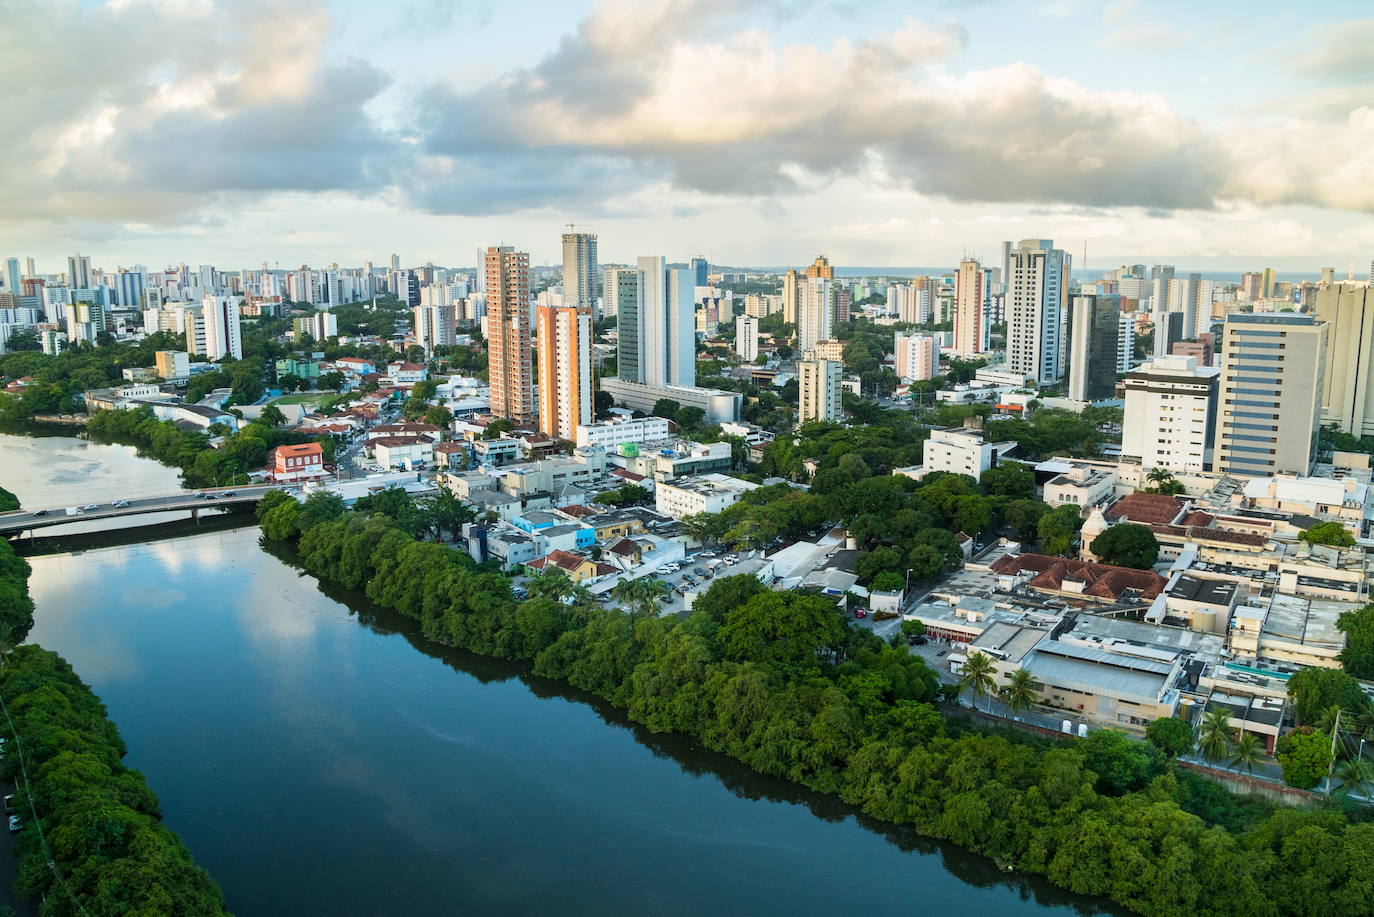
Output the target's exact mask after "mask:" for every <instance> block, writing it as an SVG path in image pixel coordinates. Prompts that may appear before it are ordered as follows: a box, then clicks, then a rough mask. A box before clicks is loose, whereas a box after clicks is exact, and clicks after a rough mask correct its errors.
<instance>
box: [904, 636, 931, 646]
mask: <svg viewBox="0 0 1374 917" xmlns="http://www.w3.org/2000/svg"><path fill="white" fill-rule="evenodd" d="M906 642H907V643H909V644H911V645H912V646H925V645H926V644H927V643H929V642H930V641H929V640H928V639H926V638H925V637H922V636H921V635H920V634H914V635H912V636H911V637H908V638H907V641H906Z"/></svg>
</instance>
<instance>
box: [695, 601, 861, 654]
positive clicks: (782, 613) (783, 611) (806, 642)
mask: <svg viewBox="0 0 1374 917" xmlns="http://www.w3.org/2000/svg"><path fill="white" fill-rule="evenodd" d="M843 633H844V624H843V620H842V619H841V617H840V612H839V609H838V608H836V606H835V603H834V602H833V601H831V600H830V599H828V598H825V597H824V596H818V595H804V594H801V593H795V592H774V591H773V590H771V589H769V590H767V591H766V592H762V593H759V594H758V595H755V596H754V597H753V598H751V599H749V601H747V602H745V603H744V604H743V605H740V606H738V607H737V608H733V609H731V610H730V611H728V612H726V615H725V623H724V624H722V625H721V628H720V630H719V632H718V633H717V642H718V643H719V645H720V647H721V650H722V651H723V652H724V654H725V656H726V657H727V658H729V659H734V660H737V661H740V662H745V661H752V662H761V663H769V664H773V665H778V666H782V667H784V668H786V669H803V670H809V669H812V668H814V667H815V666H816V664H817V663H818V661H819V659H818V657H819V654H820V653H821V652H822V651H823V650H825V649H827V648H830V647H835V646H838V645H839V643H840V641H841V639H842V636H843Z"/></svg>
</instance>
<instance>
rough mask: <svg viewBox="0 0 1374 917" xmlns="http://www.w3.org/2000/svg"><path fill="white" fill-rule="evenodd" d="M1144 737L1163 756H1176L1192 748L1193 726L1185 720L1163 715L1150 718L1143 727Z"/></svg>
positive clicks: (1193, 738)
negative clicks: (1148, 722)
mask: <svg viewBox="0 0 1374 917" xmlns="http://www.w3.org/2000/svg"><path fill="white" fill-rule="evenodd" d="M1145 739H1146V740H1147V741H1148V742H1149V743H1150V744H1151V745H1153V746H1154V747H1155V748H1158V749H1159V750H1160V752H1161V753H1162V754H1163V755H1164V757H1165V758H1170V759H1172V758H1177V757H1178V756H1179V755H1186V754H1187V753H1188V752H1190V751H1192V750H1193V742H1194V741H1195V737H1194V735H1193V727H1192V726H1191V725H1189V723H1188V721H1187V720H1181V719H1179V718H1178V717H1176V716H1164V717H1160V718H1159V719H1157V720H1152V721H1151V722H1150V724H1149V725H1148V726H1146V727H1145Z"/></svg>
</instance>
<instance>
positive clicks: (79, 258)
mask: <svg viewBox="0 0 1374 917" xmlns="http://www.w3.org/2000/svg"><path fill="white" fill-rule="evenodd" d="M67 286H69V287H71V288H72V289H73V290H89V289H90V288H91V259H90V258H88V257H87V256H85V255H82V254H79V253H78V254H75V255H72V256H71V257H69V258H68V259H67Z"/></svg>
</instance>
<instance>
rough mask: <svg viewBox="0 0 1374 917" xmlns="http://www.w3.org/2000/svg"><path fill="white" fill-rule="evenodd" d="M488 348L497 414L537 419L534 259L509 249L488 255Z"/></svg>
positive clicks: (500, 248)
mask: <svg viewBox="0 0 1374 917" xmlns="http://www.w3.org/2000/svg"><path fill="white" fill-rule="evenodd" d="M486 279H487V343H488V345H489V352H490V357H489V366H490V372H489V376H490V381H491V412H492V413H493V414H495V415H496V416H498V417H509V418H510V419H512V420H516V421H521V422H524V421H528V420H531V419H533V417H534V397H533V392H532V391H531V388H532V386H531V382H532V380H531V378H530V376H531V366H530V364H531V362H532V361H531V356H532V354H531V350H530V256H529V253H528V252H517V251H516V250H515V249H514V248H512V247H511V246H509V245H493V246H491V247H490V248H488V249H487V257H486Z"/></svg>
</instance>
